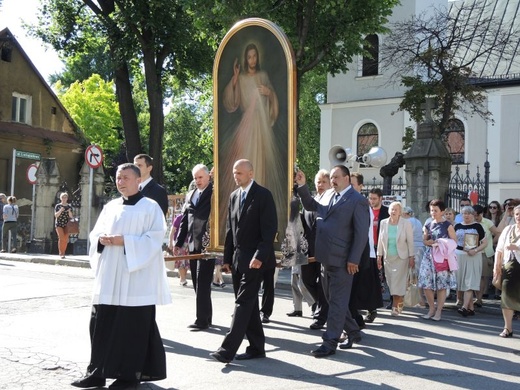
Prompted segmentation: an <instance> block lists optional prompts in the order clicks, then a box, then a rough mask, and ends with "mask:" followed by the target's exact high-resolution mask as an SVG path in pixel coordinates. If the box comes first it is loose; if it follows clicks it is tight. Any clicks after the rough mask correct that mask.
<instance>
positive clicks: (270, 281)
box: [260, 268, 276, 317]
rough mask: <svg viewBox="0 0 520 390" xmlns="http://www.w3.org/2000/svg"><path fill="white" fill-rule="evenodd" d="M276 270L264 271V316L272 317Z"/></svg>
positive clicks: (262, 309)
mask: <svg viewBox="0 0 520 390" xmlns="http://www.w3.org/2000/svg"><path fill="white" fill-rule="evenodd" d="M275 270H276V269H275V268H273V269H268V270H266V271H264V281H263V282H262V288H263V290H264V291H263V293H262V307H261V308H260V311H261V312H262V313H264V316H267V317H271V314H273V307H274V274H275Z"/></svg>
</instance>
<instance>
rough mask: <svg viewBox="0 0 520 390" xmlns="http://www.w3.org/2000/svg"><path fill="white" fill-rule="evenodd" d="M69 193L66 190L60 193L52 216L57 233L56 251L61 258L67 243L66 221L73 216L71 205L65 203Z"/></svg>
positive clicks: (63, 256)
mask: <svg viewBox="0 0 520 390" xmlns="http://www.w3.org/2000/svg"><path fill="white" fill-rule="evenodd" d="M68 199H69V195H68V194H67V193H66V192H62V193H61V194H60V203H58V204H56V207H55V208H54V218H56V223H55V227H56V234H57V235H58V252H59V254H60V256H61V258H62V259H64V258H65V251H66V250H67V244H68V243H69V233H68V232H67V229H66V227H67V223H68V222H69V220H70V219H72V218H74V215H73V214H72V206H71V205H70V204H69V203H67V201H68Z"/></svg>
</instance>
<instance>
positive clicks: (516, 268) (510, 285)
mask: <svg viewBox="0 0 520 390" xmlns="http://www.w3.org/2000/svg"><path fill="white" fill-rule="evenodd" d="M501 306H502V308H503V309H511V310H517V311H520V263H518V261H516V259H513V260H510V261H508V262H507V263H505V264H504V266H503V267H502V301H501Z"/></svg>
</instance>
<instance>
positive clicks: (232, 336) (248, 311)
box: [218, 269, 270, 360]
mask: <svg viewBox="0 0 520 390" xmlns="http://www.w3.org/2000/svg"><path fill="white" fill-rule="evenodd" d="M267 271H270V270H267ZM232 276H233V287H234V288H235V291H236V300H235V311H234V313H233V320H232V321H231V327H230V329H229V332H228V333H227V334H226V337H225V338H224V341H223V342H222V346H221V347H220V348H219V349H218V352H219V353H220V354H221V355H222V356H224V357H225V358H227V359H229V360H232V359H233V358H234V357H235V355H236V353H237V351H238V348H239V347H240V344H242V340H243V339H244V336H246V337H247V339H248V341H249V346H248V347H247V349H246V352H248V353H251V354H259V353H265V335H264V328H263V327H262V322H261V321H260V310H259V303H258V292H259V291H260V285H261V283H262V280H263V279H264V271H263V270H261V269H249V270H248V271H247V272H245V273H240V272H238V270H233V275H232Z"/></svg>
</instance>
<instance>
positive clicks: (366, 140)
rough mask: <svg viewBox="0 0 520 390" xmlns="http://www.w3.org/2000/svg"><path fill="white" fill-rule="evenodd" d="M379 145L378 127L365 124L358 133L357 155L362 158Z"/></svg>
mask: <svg viewBox="0 0 520 390" xmlns="http://www.w3.org/2000/svg"><path fill="white" fill-rule="evenodd" d="M378 145H379V133H378V131H377V127H376V125H374V124H373V123H365V124H364V125H363V126H361V127H360V128H359V130H358V133H357V155H358V157H362V156H363V155H364V154H366V153H368V151H369V150H370V148H372V147H373V146H378Z"/></svg>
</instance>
